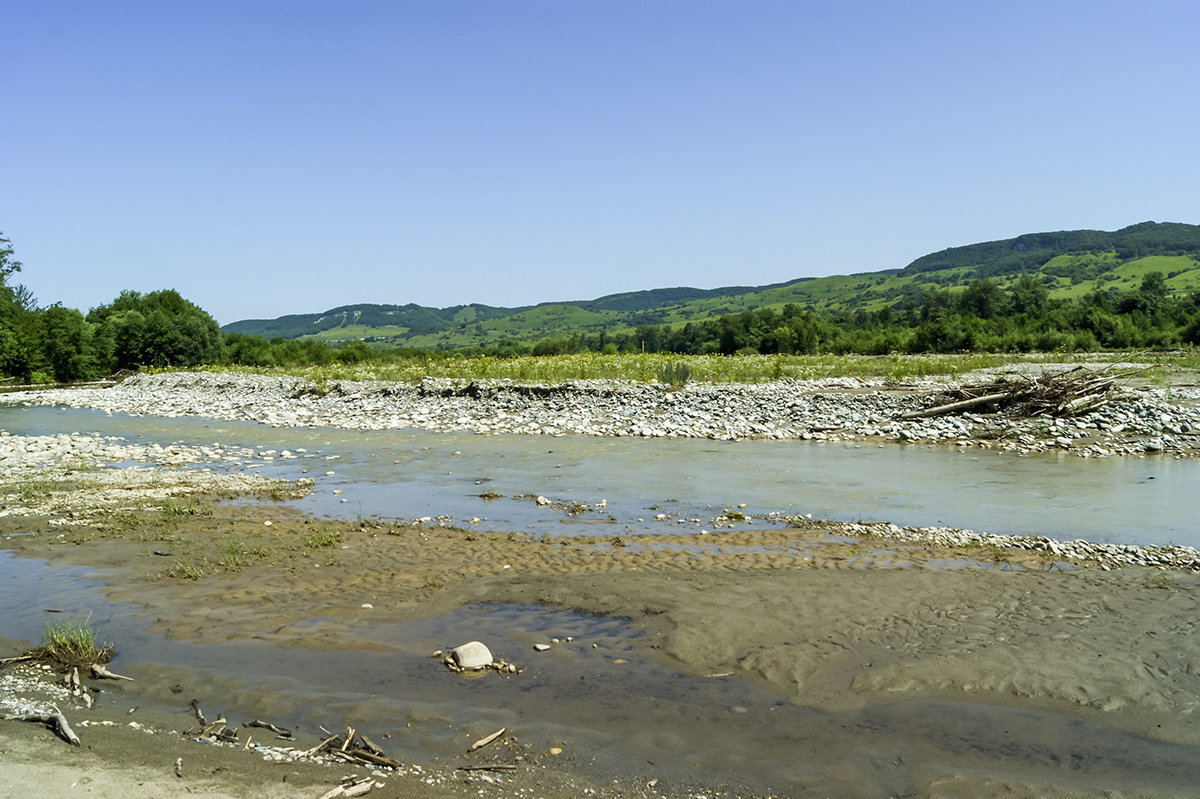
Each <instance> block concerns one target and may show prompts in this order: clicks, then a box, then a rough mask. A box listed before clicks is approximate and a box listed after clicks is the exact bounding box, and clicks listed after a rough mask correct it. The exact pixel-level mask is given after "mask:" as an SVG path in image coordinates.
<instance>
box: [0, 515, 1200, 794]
mask: <svg viewBox="0 0 1200 799" xmlns="http://www.w3.org/2000/svg"><path fill="white" fill-rule="evenodd" d="M210 511H211V515H206V514H207V513H209V512H210ZM268 521H269V522H271V524H270V525H267V524H266V522H268ZM37 528H38V524H37V522H36V521H33V520H29V519H5V520H3V530H4V531H6V532H12V531H16V530H21V531H28V530H30V529H37ZM3 544H4V546H6V547H9V548H11V549H14V550H15V551H17V552H18V553H19V554H21V555H25V556H30V557H37V558H46V559H49V560H50V561H51V562H52V563H62V564H76V565H87V566H90V567H92V568H93V569H95V570H96V574H97V576H99V577H102V578H103V579H106V580H110V581H111V582H110V583H109V585H108V586H107V587H106V588H105V591H106V593H107V595H108V596H109V597H110V598H111V599H114V600H121V601H125V602H131V603H133V604H135V605H139V606H142V607H144V608H146V609H147V610H148V611H150V610H152V613H153V622H152V624H151V629H152V630H153V631H155V632H158V633H161V634H164V635H166V636H168V637H169V638H173V639H180V640H188V641H198V642H210V643H211V642H221V641H228V642H239V641H247V640H260V641H265V642H269V643H270V644H272V645H274V646H278V647H289V648H295V649H307V650H346V649H361V650H363V651H370V650H372V649H377V648H380V646H381V645H380V644H379V643H378V642H376V641H372V640H370V637H369V636H366V635H364V633H363V632H362V629H361V627H360V625H359V624H358V620H361V619H362V618H363V617H364V614H367V613H369V614H370V615H371V617H372V618H381V617H382V618H386V619H387V620H388V621H389V622H402V621H405V620H413V619H421V618H428V617H433V616H439V615H441V614H445V613H448V612H450V611H453V610H455V609H457V608H461V607H464V606H469V605H471V604H473V603H478V602H503V603H517V604H543V605H549V606H556V607H562V608H567V609H574V610H578V611H581V612H584V613H589V614H598V615H604V616H619V617H627V618H629V619H630V620H631V624H632V626H633V628H634V629H635V630H637V631H640V632H642V633H643V635H642V636H641V637H640V638H637V639H634V647H635V648H636V650H637V651H638V653H639V654H640V655H642V656H644V657H646V658H649V659H651V660H653V661H655V662H657V663H660V664H663V665H666V666H669V667H670V668H672V669H675V670H678V671H681V672H683V673H686V674H691V675H699V676H707V675H726V674H728V675H731V676H732V677H733V678H735V679H740V680H745V681H748V682H750V683H753V684H754V685H757V686H759V687H761V688H763V689H765V690H766V691H767V692H770V693H772V694H774V695H777V696H779V697H780V698H782V700H783V701H785V702H786V703H787V704H788V705H790V706H794V707H798V708H808V709H811V710H812V711H813V712H814V714H813V715H812V716H811V721H810V722H809V723H810V725H811V726H812V728H813V729H814V730H815V731H816V733H815V734H814V735H810V736H809V737H807V738H805V739H804V740H803V742H802V747H803V750H802V751H801V744H799V743H797V744H795V745H796V747H797V751H796V752H795V755H794V757H795V768H794V774H793V775H792V777H791V779H790V780H789V781H788V782H787V783H786V784H780V785H777V786H774V791H776V792H778V794H779V795H785V796H788V795H817V794H822V795H824V794H830V795H842V796H873V795H880V791H883V792H885V793H886V792H889V791H891V792H895V793H898V794H902V793H908V794H909V795H918V796H971V795H989V794H998V793H1004V792H1010V793H1013V794H1015V795H1039V796H1092V795H1098V794H1100V793H1101V792H1107V794H1106V795H1113V796H1175V795H1179V796H1182V795H1191V793H1192V790H1193V789H1192V787H1191V786H1193V785H1194V784H1197V782H1198V781H1200V766H1192V765H1190V764H1191V763H1196V762H1197V758H1196V755H1197V754H1200V748H1198V747H1200V724H1198V723H1197V719H1196V718H1195V710H1196V706H1197V704H1198V702H1200V677H1198V676H1197V675H1196V674H1195V668H1194V665H1193V664H1194V663H1196V662H1197V657H1198V655H1200V638H1198V637H1197V636H1196V635H1195V630H1194V627H1195V625H1196V623H1197V622H1196V620H1197V618H1200V614H1198V613H1197V611H1198V610H1200V608H1198V607H1197V605H1198V600H1197V598H1196V597H1197V588H1198V587H1200V586H1198V585H1197V583H1198V582H1200V576H1197V575H1196V574H1194V573H1191V572H1187V571H1168V570H1161V569H1151V568H1146V567H1127V568H1118V569H1113V570H1103V569H1101V568H1093V567H1086V566H1083V567H1080V566H1077V565H1067V564H1063V563H1058V562H1055V561H1054V560H1052V559H1049V558H1048V557H1047V556H1046V555H1045V553H1040V554H1039V553H1029V552H1024V551H1020V550H1013V551H1005V552H989V553H988V554H987V556H986V557H985V556H983V555H982V553H980V552H977V551H972V550H957V551H955V550H945V549H937V548H934V547H930V546H920V545H904V544H900V543H888V542H879V541H867V540H847V539H846V538H845V537H843V536H839V535H833V534H831V533H830V531H829V530H827V529H824V528H822V526H821V525H814V526H813V527H812V528H811V529H777V530H755V531H737V532H728V533H726V534H708V535H698V534H697V535H684V534H666V535H654V536H633V537H627V538H623V539H618V540H614V539H612V538H606V537H600V538H583V539H581V538H577V537H569V538H568V537H542V538H536V539H534V538H530V537H528V536H523V535H512V534H508V533H504V532H486V531H479V530H469V531H467V530H460V529H453V528H447V527H438V526H425V527H421V526H408V525H404V524H399V523H397V524H388V523H384V522H378V521H369V522H330V521H325V520H321V521H317V520H312V519H307V518H304V517H302V516H299V515H297V514H295V513H292V512H287V511H285V510H284V509H282V508H281V507H280V506H275V505H271V504H266V505H251V506H232V505H228V504H221V505H208V504H205V506H204V510H203V512H198V513H193V514H186V515H167V514H163V513H161V512H147V513H146V514H144V515H142V516H140V517H139V518H137V519H135V520H132V521H131V520H130V519H128V518H127V517H125V518H123V520H122V523H121V524H116V523H112V524H108V525H101V526H93V525H77V526H74V527H72V528H71V529H65V530H54V531H53V532H52V533H47V534H45V535H40V536H22V537H17V538H12V537H8V538H5V539H3ZM237 553H240V554H237ZM247 553H249V554H247ZM235 554H237V557H234V555H235ZM190 577H194V578H195V579H189V578H190ZM364 603H366V604H370V605H372V608H371V609H370V610H369V611H365V610H364V609H363V608H362V605H363V604H364ZM118 643H119V642H118ZM138 690H142V691H145V692H146V695H147V696H152V695H153V694H154V693H155V692H156V691H158V692H161V691H163V690H164V688H163V686H161V685H160V686H158V687H152V686H145V687H142V686H139V688H138ZM947 708H948V709H949V712H947ZM947 718H952V719H955V718H956V719H958V720H959V722H960V723H956V724H952V725H947V721H946V719H947ZM995 724H1004V725H1006V726H1011V727H1012V729H1011V737H1012V744H1011V749H1008V750H1006V749H1005V748H1004V747H1002V746H998V745H995V744H988V745H986V746H985V745H983V744H982V743H976V744H972V740H973V738H975V737H976V736H982V735H983V733H982V732H981V730H982V729H983V728H986V727H988V726H990V725H995ZM10 725H11V723H6V724H5V725H0V730H4V732H3V733H0V734H2V735H3V736H4V740H5V741H6V742H7V743H5V744H4V746H5V747H10V746H11V747H13V749H12V750H11V751H13V752H16V753H17V754H16V756H15V757H16V758H17V759H16V760H14V761H13V762H16V763H20V762H22V761H21V760H20V758H21V757H22V755H21V754H20V753H21V752H25V753H26V754H25V755H24V757H27V759H28V762H25V765H24V766H22V768H26V769H28V771H21V772H19V770H9V769H8V768H7V767H6V769H5V773H6V777H5V778H4V779H16V780H20V779H26V778H28V779H33V778H35V775H36V774H38V773H39V772H38V768H39V766H36V765H34V763H35V762H37V760H38V758H39V757H43V756H49V757H52V758H53V757H58V756H61V755H62V754H63V753H62V752H61V751H60V750H59V748H58V743H57V742H55V741H53V740H52V739H51V740H46V739H47V734H45V733H44V732H42V731H40V730H38V731H36V734H31V732H30V731H29V730H28V729H25V728H24V727H28V726H31V725H24V726H23V728H22V729H21V731H20V732H13V731H12V730H11V729H9V726H10ZM822 725H828V734H827V735H826V734H822V732H821V730H822V729H823V728H822ZM847 725H850V726H857V727H859V728H861V733H860V734H861V740H862V745H861V747H859V748H857V749H856V747H855V746H854V745H853V743H848V741H853V740H854V739H853V738H852V737H851V738H847V737H846V735H845V734H844V733H839V732H838V728H839V727H840V728H841V729H842V730H844V729H845V728H846V726H847ZM931 725H932V727H931ZM933 727H936V728H933ZM906 729H907V730H908V731H907V732H906ZM763 732H764V737H763V742H762V743H761V745H762V746H763V747H764V750H772V749H773V748H778V749H779V751H766V753H767V754H769V755H770V756H772V757H786V753H787V746H788V745H789V744H788V742H787V741H784V742H782V743H780V742H776V743H771V742H770V741H769V739H770V738H771V730H770V729H769V728H767V729H764V731H763ZM1004 732H1005V734H1008V732H1009V731H1008V730H1007V729H1006V730H1005V731H1004ZM654 734H655V735H658V736H660V737H661V736H663V735H669V734H672V733H671V732H670V731H669V730H662V729H660V730H657V731H656V732H655V733H654ZM674 734H676V735H677V737H678V742H677V744H676V748H679V749H681V750H683V751H686V750H687V749H688V748H689V747H692V746H695V747H703V746H706V745H708V746H711V742H708V743H706V742H704V741H699V740H697V741H694V742H692V741H690V740H689V738H688V735H687V733H686V730H683V729H680V730H679V731H678V732H677V733H674ZM580 735H581V736H583V735H584V734H583V733H580ZM13 736H16V738H14V737H13ZM39 736H40V737H41V739H42V740H43V745H42V746H41V747H40V748H39V747H38V746H37V745H36V744H35V743H34V742H33V740H30V739H31V738H32V739H35V740H36V739H37V738H38V737H39ZM21 741H24V743H21ZM1064 741H1068V743H1064ZM636 747H637V742H636V741H633V742H632V743H631V744H630V745H629V747H628V750H627V751H630V752H633V751H636ZM193 748H197V747H193ZM579 748H581V749H582V748H584V747H582V746H580V747H579ZM667 748H668V749H669V747H667ZM1074 750H1078V751H1079V752H1080V753H1082V754H1080V755H1079V757H1081V758H1083V760H1082V761H1081V762H1079V763H1071V762H1070V760H1071V754H1070V753H1071V752H1072V751H1074ZM122 751H124V749H123V745H122V746H116V745H114V746H113V747H112V749H109V750H105V751H104V752H99V754H100V756H101V759H102V760H103V761H105V762H110V761H111V760H113V759H116V760H117V761H119V762H126V759H125V758H124V757H123V756H122V755H121V754H119V753H120V752H122ZM131 751H133V752H139V751H141V750H139V749H138V747H134V748H133V749H132V750H131ZM713 751H714V752H715V751H716V750H715V749H714V750H713ZM84 754H86V753H84ZM70 756H71V757H75V756H76V755H75V754H74V753H70ZM146 756H147V755H146V754H145V753H144V752H142V753H141V754H140V755H139V757H143V758H145V757H146ZM752 756H753V755H752V754H750V753H746V754H739V755H737V756H736V757H735V756H734V755H732V754H731V755H730V758H731V763H733V764H734V765H737V766H739V767H740V768H743V769H752V767H753V766H752V764H751V763H749V762H747V759H748V758H751V757H752ZM156 757H157V755H156ZM170 759H173V756H172V758H169V759H168V760H170ZM1064 760H1065V761H1066V762H1064ZM156 762H157V761H156ZM127 765H128V766H129V767H130V768H132V769H134V773H136V769H137V762H136V758H135V761H134V762H130V763H127ZM59 766H62V764H61V763H60V764H59ZM606 767H607V768H609V769H610V771H611V769H613V767H614V766H613V764H611V763H609V764H606ZM71 768H76V767H75V766H71ZM220 768H222V769H224V768H233V767H232V766H221V767H220ZM661 770H662V771H663V772H664V773H668V774H671V775H672V776H676V777H678V775H682V774H686V773H687V768H686V763H680V764H676V765H675V766H673V767H667V766H663V768H662V769H661ZM603 771H604V769H603V768H599V769H597V768H596V767H595V764H589V765H587V767H586V768H585V767H584V766H583V764H582V763H581V764H579V765H578V767H572V766H571V765H570V763H569V762H568V761H556V762H555V769H554V772H553V773H554V774H555V778H554V779H565V778H564V777H563V775H564V774H566V775H568V776H569V778H570V779H571V780H576V783H574V785H575V788H578V786H579V785H583V784H587V785H591V786H592V787H593V788H597V789H600V790H601V791H602V792H601V794H600V795H605V794H604V793H603V791H604V790H613V791H617V790H619V791H623V792H624V793H621V794H619V795H633V794H632V792H634V791H635V790H643V791H648V790H650V789H647V788H646V787H645V785H646V784H647V781H646V780H644V779H634V780H632V781H627V782H625V783H622V784H621V785H620V786H619V788H611V786H609V787H608V788H605V786H606V783H605V782H604V781H603V780H600V779H598V778H597V777H596V775H597V774H599V773H602V772H603ZM631 771H633V772H635V773H636V772H637V771H638V770H637V769H632V770H631ZM18 772H19V773H21V774H26V775H27V777H20V776H16V775H18ZM530 773H531V774H536V773H541V774H542V775H543V777H545V770H544V769H543V770H542V771H540V772H537V771H533V770H531V772H530ZM8 775H14V776H8ZM297 779H299V777H297ZM531 779H532V777H531ZM166 782H167V783H169V784H173V783H171V780H170V779H168V780H166ZM735 782H736V780H735ZM450 783H453V786H454V787H453V788H452V789H453V790H460V789H461V790H466V789H468V788H470V787H471V786H468V785H465V784H464V783H461V782H455V781H453V780H451V781H449V782H447V785H449V784H450ZM10 784H12V785H16V784H19V783H16V782H14V783H10ZM148 784H152V783H148ZM403 784H408V785H409V788H408V789H405V788H403V787H402V786H403ZM263 785H265V783H253V780H250V781H247V782H245V784H244V785H238V784H237V782H236V781H235V784H233V785H231V786H227V787H222V788H221V789H220V790H228V791H230V793H229V794H228V795H232V796H259V795H274V794H270V793H267V792H265V790H266V789H265V788H264V787H263ZM474 785H475V787H476V788H477V787H478V785H477V784H474ZM510 785H512V786H514V788H513V790H514V791H515V790H516V787H515V786H516V785H518V783H510ZM672 785H674V786H678V785H679V780H678V779H676V780H674V781H672V782H671V783H670V784H666V783H664V784H662V785H656V786H655V788H654V791H655V792H657V795H681V796H682V795H693V794H691V793H688V792H687V791H686V790H684V789H682V788H677V791H678V793H673V792H672ZM639 786H640V787H639ZM0 787H2V784H0ZM412 789H413V785H412V783H411V782H410V783H403V781H401V782H399V783H396V790H397V791H399V792H396V793H383V792H381V793H379V794H376V795H383V796H386V795H397V796H403V795H416V794H415V793H414V794H410V793H405V792H404V791H405V790H412ZM206 790H207V789H206ZM214 790H216V789H214ZM389 790H390V788H389ZM447 790H451V788H447ZM489 790H491V789H489ZM544 790H546V791H547V792H546V793H545V794H544V795H551V796H567V795H577V794H576V793H574V792H573V790H574V789H569V788H567V787H566V783H562V784H559V785H558V787H557V788H554V787H553V786H548V787H547V788H546V789H544ZM734 790H735V792H736V785H735V786H734ZM750 792H751V793H756V794H762V795H765V794H767V793H769V792H771V791H769V790H764V789H763V788H761V787H755V788H753V789H750ZM102 795H103V794H102ZM113 795H116V794H113ZM120 795H136V794H128V793H122V794H120ZM146 795H151V794H146ZM159 795H161V794H159ZM207 795H225V794H220V793H212V794H207ZM279 795H298V794H287V793H284V794H279ZM303 795H307V794H303ZM313 795H314V796H319V795H320V791H315V792H313ZM447 795H450V794H447ZM505 795H508V794H505ZM511 795H517V794H516V793H513V794H511ZM613 795H618V794H613ZM710 795H715V794H710Z"/></svg>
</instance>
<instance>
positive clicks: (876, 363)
mask: <svg viewBox="0 0 1200 799" xmlns="http://www.w3.org/2000/svg"><path fill="white" fill-rule="evenodd" d="M1197 360H1200V356H1198V355H1197V354H1196V353H1190V354H1189V353H1186V352H1182V353H1132V352H1108V353H1061V352H1047V353H1037V354H1022V353H985V352H959V353H949V354H944V355H935V354H930V355H901V354H892V355H832V354H825V355H732V356H726V355H677V354H671V353H621V354H617V355H605V354H602V353H578V354H574V355H545V356H524V357H517V358H490V357H486V356H476V357H467V356H447V357H438V358H428V357H416V358H409V359H406V360H399V361H396V362H389V363H386V364H383V363H380V364H372V363H360V364H353V365H336V366H308V367H287V368H266V367H244V366H228V365H222V366H213V367H205V369H208V370H219V371H232V372H240V373H243V374H276V375H289V376H292V377H298V378H302V379H305V380H309V381H311V382H313V383H314V384H317V385H326V384H328V383H330V382H332V381H338V380H346V381H374V380H383V381H396V382H402V383H419V382H420V381H421V380H423V379H425V378H427V377H437V378H450V379H454V380H513V381H516V382H526V383H550V384H556V383H565V382H568V381H571V380H630V381H636V382H642V383H649V382H651V381H653V380H657V381H658V382H659V383H660V384H666V385H680V384H682V383H683V382H704V383H763V382H769V381H772V380H781V379H789V378H793V379H813V378H819V377H860V378H885V379H892V380H909V379H914V378H921V377H933V376H953V375H957V374H962V373H963V372H968V371H971V370H974V369H998V368H1002V367H1004V366H1009V365H1011V364H1019V363H1025V364H1028V363H1033V364H1039V363H1070V364H1074V363H1101V364H1102V363H1112V362H1116V361H1133V362H1137V363H1146V364H1156V363H1157V364H1163V365H1167V364H1170V365H1172V366H1176V367H1183V368H1189V367H1191V368H1195V365H1196V363H1195V362H1196V361H1197ZM685 376H686V380H685Z"/></svg>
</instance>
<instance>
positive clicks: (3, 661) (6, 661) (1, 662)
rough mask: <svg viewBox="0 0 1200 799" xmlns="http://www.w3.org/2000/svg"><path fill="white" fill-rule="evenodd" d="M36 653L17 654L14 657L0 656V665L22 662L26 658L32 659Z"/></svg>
mask: <svg viewBox="0 0 1200 799" xmlns="http://www.w3.org/2000/svg"><path fill="white" fill-rule="evenodd" d="M35 657H37V655H18V656H17V657H15V658H0V666H7V665H8V664H9V663H24V662H25V661H27V660H33V659H34V658H35Z"/></svg>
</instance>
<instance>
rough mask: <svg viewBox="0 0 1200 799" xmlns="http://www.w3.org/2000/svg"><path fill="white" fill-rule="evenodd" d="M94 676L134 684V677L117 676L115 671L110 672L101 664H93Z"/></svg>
mask: <svg viewBox="0 0 1200 799" xmlns="http://www.w3.org/2000/svg"><path fill="white" fill-rule="evenodd" d="M92 676H93V677H104V678H105V679H108V680H126V681H128V682H133V678H132V677H126V676H125V675H123V674H117V673H116V672H114V671H109V670H108V669H106V668H104V667H103V666H101V665H100V664H99V663H93V664H92Z"/></svg>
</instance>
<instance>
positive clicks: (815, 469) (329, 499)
mask: <svg viewBox="0 0 1200 799" xmlns="http://www.w3.org/2000/svg"><path fill="white" fill-rule="evenodd" d="M0 429H4V430H8V431H9V432H12V433H20V434H46V433H56V432H89V431H99V432H102V433H105V434H109V435H120V436H124V437H126V438H128V439H130V440H131V441H143V442H157V443H160V444H164V445H165V444H169V443H173V442H181V443H186V444H212V443H216V442H220V443H222V444H226V445H236V446H246V447H254V448H258V449H260V450H262V449H274V450H283V449H289V450H292V451H296V450H299V449H306V450H308V452H307V453H306V457H302V458H299V459H296V460H279V459H278V458H276V459H275V460H273V461H263V460H261V459H254V460H251V461H248V462H246V463H244V464H240V465H238V466H236V467H234V468H243V469H253V470H255V471H259V472H261V473H264V474H271V475H276V476H285V477H297V476H301V474H302V472H303V473H304V476H308V477H312V478H314V479H316V481H317V490H316V491H314V492H313V494H312V495H311V496H309V497H308V498H306V499H304V500H301V501H299V502H297V503H296V505H297V506H298V507H300V508H302V509H303V510H305V511H306V512H309V513H313V514H317V515H330V516H341V517H356V516H360V515H361V516H374V517H384V518H418V517H423V516H432V517H436V516H442V515H445V516H450V517H453V518H454V519H455V520H456V521H457V522H458V523H464V522H466V521H467V520H470V519H473V518H479V519H481V520H483V521H481V522H480V524H481V525H482V526H484V527H488V528H493V529H504V530H509V531H520V532H530V533H539V534H540V533H556V534H572V533H577V534H585V535H586V534H607V533H609V532H610V531H611V532H612V533H614V534H615V533H619V532H622V531H629V532H647V531H650V532H652V531H666V530H674V529H677V526H676V524H675V523H674V519H676V518H685V519H694V520H698V524H691V525H690V526H689V525H678V527H679V528H682V529H693V530H694V529H696V528H697V527H706V526H709V525H710V524H711V521H712V519H713V518H714V517H715V516H718V515H720V514H721V512H722V510H723V509H724V508H729V507H735V506H737V505H739V504H745V505H746V506H747V507H746V509H745V510H746V512H748V513H760V514H761V513H769V512H780V513H784V514H805V513H811V514H812V515H813V517H814V518H826V519H836V520H841V521H860V520H861V521H890V522H894V523H896V524H900V525H913V526H932V525H946V526H953V527H962V528H967V529H974V530H980V531H986V532H995V533H1013V534H1023V535H1045V536H1050V537H1053V538H1059V539H1065V540H1070V539H1075V538H1083V539H1087V540H1091V541H1100V542H1108V543H1133V544H1158V545H1165V544H1171V543H1174V544H1190V545H1192V546H1200V525H1198V524H1196V523H1195V521H1194V518H1193V514H1192V512H1191V510H1190V504H1191V503H1190V500H1191V498H1192V495H1193V492H1194V491H1195V487H1196V486H1197V485H1200V460H1197V459H1192V460H1176V459H1173V458H1166V457H1161V456H1152V457H1145V458H1132V457H1123V458H1116V457H1113V458H1103V459H1085V458H1079V457H1075V456H1068V455H1065V454H1061V453H1047V454H1043V455H1036V456H1033V455H1031V456H1024V457H1023V456H1019V455H1015V454H1012V453H1004V452H990V451H985V450H966V451H963V450H960V449H958V448H950V447H937V446H909V445H906V446H900V445H885V446H879V445H854V444H844V443H843V444H829V443H819V442H805V441H742V442H716V441H708V440H694V439H648V440H647V439H633V438H594V437H586V436H561V437H545V436H519V435H495V436H481V435H475V434H471V433H436V432H428V431H421V430H389V431H355V430H349V431H347V430H337V429H331V428H322V429H304V428H270V427H264V426H262V425H258V424H254V423H251V422H225V421H217V420H211V419H200V418H173V419H167V418H158V417H129V416H124V415H121V414H115V415H112V416H108V415H106V414H104V413H102V412H99V411H92V410H85V409H71V408H46V407H37V408H0ZM327 472H333V474H332V475H329V474H327ZM334 491H340V492H341V493H339V494H335V493H334ZM484 491H492V492H496V493H498V494H501V495H502V498H500V499H494V500H490V501H489V500H484V499H482V498H480V497H479V496H478V495H479V494H481V493H483V492H484ZM537 495H542V496H546V497H547V498H549V499H551V500H554V501H556V503H560V504H565V503H569V502H579V503H585V504H588V505H594V504H595V503H597V502H598V501H600V500H602V499H603V500H607V508H605V509H604V510H603V511H588V512H585V513H581V514H578V515H575V516H571V515H568V514H567V513H565V512H564V511H563V510H562V508H561V507H559V508H557V509H555V508H540V507H538V506H537V505H536V504H535V503H534V502H533V499H532V498H533V497H534V496H537ZM659 513H665V514H668V515H669V517H670V519H668V520H667V523H665V524H664V523H663V522H654V521H652V518H653V517H654V516H656V515H657V514H659ZM639 519H641V520H644V521H641V522H639V521H638V520H639ZM485 522H486V523H485ZM709 529H711V528H709Z"/></svg>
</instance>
